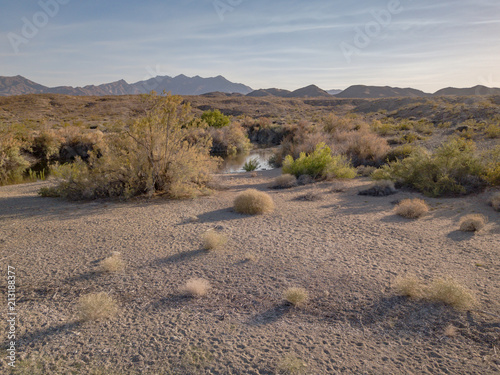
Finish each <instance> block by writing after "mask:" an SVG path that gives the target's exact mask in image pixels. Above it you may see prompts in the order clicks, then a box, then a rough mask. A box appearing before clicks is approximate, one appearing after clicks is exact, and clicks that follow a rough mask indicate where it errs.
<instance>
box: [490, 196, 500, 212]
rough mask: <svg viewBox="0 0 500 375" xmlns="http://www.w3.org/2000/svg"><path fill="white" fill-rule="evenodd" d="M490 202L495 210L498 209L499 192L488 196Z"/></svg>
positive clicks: (499, 202) (499, 208) (499, 209)
mask: <svg viewBox="0 0 500 375" xmlns="http://www.w3.org/2000/svg"><path fill="white" fill-rule="evenodd" d="M490 204H491V207H493V209H494V210H495V211H500V192H498V193H495V194H493V196H492V197H491V198H490Z"/></svg>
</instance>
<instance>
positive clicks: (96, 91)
mask: <svg viewBox="0 0 500 375" xmlns="http://www.w3.org/2000/svg"><path fill="white" fill-rule="evenodd" d="M152 90H154V91H156V92H162V91H163V90H166V91H171V92H172V94H177V95H201V94H205V93H208V92H214V91H220V92H225V93H240V94H248V93H250V92H252V88H250V87H248V86H246V85H243V84H241V83H233V82H231V81H228V80H227V79H226V78H224V77H222V76H217V77H210V78H202V77H199V76H195V77H187V76H185V75H182V74H181V75H179V76H177V77H169V76H158V77H155V78H151V79H148V80H145V81H139V82H135V83H132V84H130V83H128V82H126V81H125V80H123V79H121V80H119V81H116V82H110V83H104V84H102V85H97V86H96V85H88V86H84V87H72V86H57V87H47V86H43V85H40V84H38V83H36V82H33V81H30V80H29V79H27V78H25V77H22V76H19V75H18V76H15V77H1V76H0V96H9V95H23V94H64V95H75V96H81V95H86V96H104V95H134V94H145V93H148V92H151V91H152Z"/></svg>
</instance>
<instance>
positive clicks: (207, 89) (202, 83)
mask: <svg viewBox="0 0 500 375" xmlns="http://www.w3.org/2000/svg"><path fill="white" fill-rule="evenodd" d="M153 90H154V91H156V92H162V91H164V90H165V91H167V92H168V91H170V92H172V94H176V95H204V94H207V93H215V92H219V93H225V94H241V95H248V96H250V97H266V96H274V97H282V98H319V97H325V98H326V97H332V96H333V97H336V98H346V99H347V98H348V99H381V98H396V97H419V98H426V97H432V96H484V95H500V88H489V87H486V86H481V85H478V86H474V87H470V88H454V87H447V88H444V89H441V90H438V91H436V92H435V93H434V94H430V93H426V92H424V91H421V90H417V89H413V88H410V87H407V88H399V87H390V86H365V85H353V86H350V87H348V88H347V89H345V90H329V91H325V90H323V89H321V88H319V87H318V86H316V85H309V86H306V87H302V88H299V89H297V90H295V91H289V90H284V89H279V88H269V89H259V90H252V88H251V87H249V86H246V85H244V84H242V83H234V82H231V81H229V80H227V79H226V78H224V77H223V76H220V75H219V76H217V77H209V78H203V77H200V76H194V77H187V76H185V75H183V74H181V75H178V76H176V77H169V76H157V77H154V78H150V79H147V80H144V81H138V82H135V83H128V82H126V81H125V80H123V79H121V80H119V81H115V82H109V83H104V84H101V85H87V86H84V87H72V86H57V87H47V86H44V85H41V84H38V83H36V82H33V81H31V80H29V79H27V78H25V77H22V76H20V75H17V76H14V77H3V76H0V96H11V95H25V94H63V95H73V96H105V95H137V94H145V93H149V92H151V91H153Z"/></svg>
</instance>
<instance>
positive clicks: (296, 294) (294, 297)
mask: <svg viewBox="0 0 500 375" xmlns="http://www.w3.org/2000/svg"><path fill="white" fill-rule="evenodd" d="M283 298H284V299H285V300H286V301H288V302H289V303H291V304H292V305H294V306H301V305H303V304H304V303H306V302H307V299H308V298H309V295H308V294H307V291H306V290H305V289H304V288H288V289H287V290H286V291H285V293H284V295H283Z"/></svg>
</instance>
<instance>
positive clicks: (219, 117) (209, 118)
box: [201, 109, 231, 128]
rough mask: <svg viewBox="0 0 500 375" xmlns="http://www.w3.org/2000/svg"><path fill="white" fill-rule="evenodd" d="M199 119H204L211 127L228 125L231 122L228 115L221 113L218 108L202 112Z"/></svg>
mask: <svg viewBox="0 0 500 375" xmlns="http://www.w3.org/2000/svg"><path fill="white" fill-rule="evenodd" d="M201 119H202V120H203V121H205V122H206V123H207V124H208V126H210V127H213V128H223V127H224V126H228V125H229V123H230V122H231V120H230V119H229V117H228V116H225V115H223V114H222V113H221V112H220V111H219V110H218V109H214V110H213V111H205V112H203V114H202V115H201Z"/></svg>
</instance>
